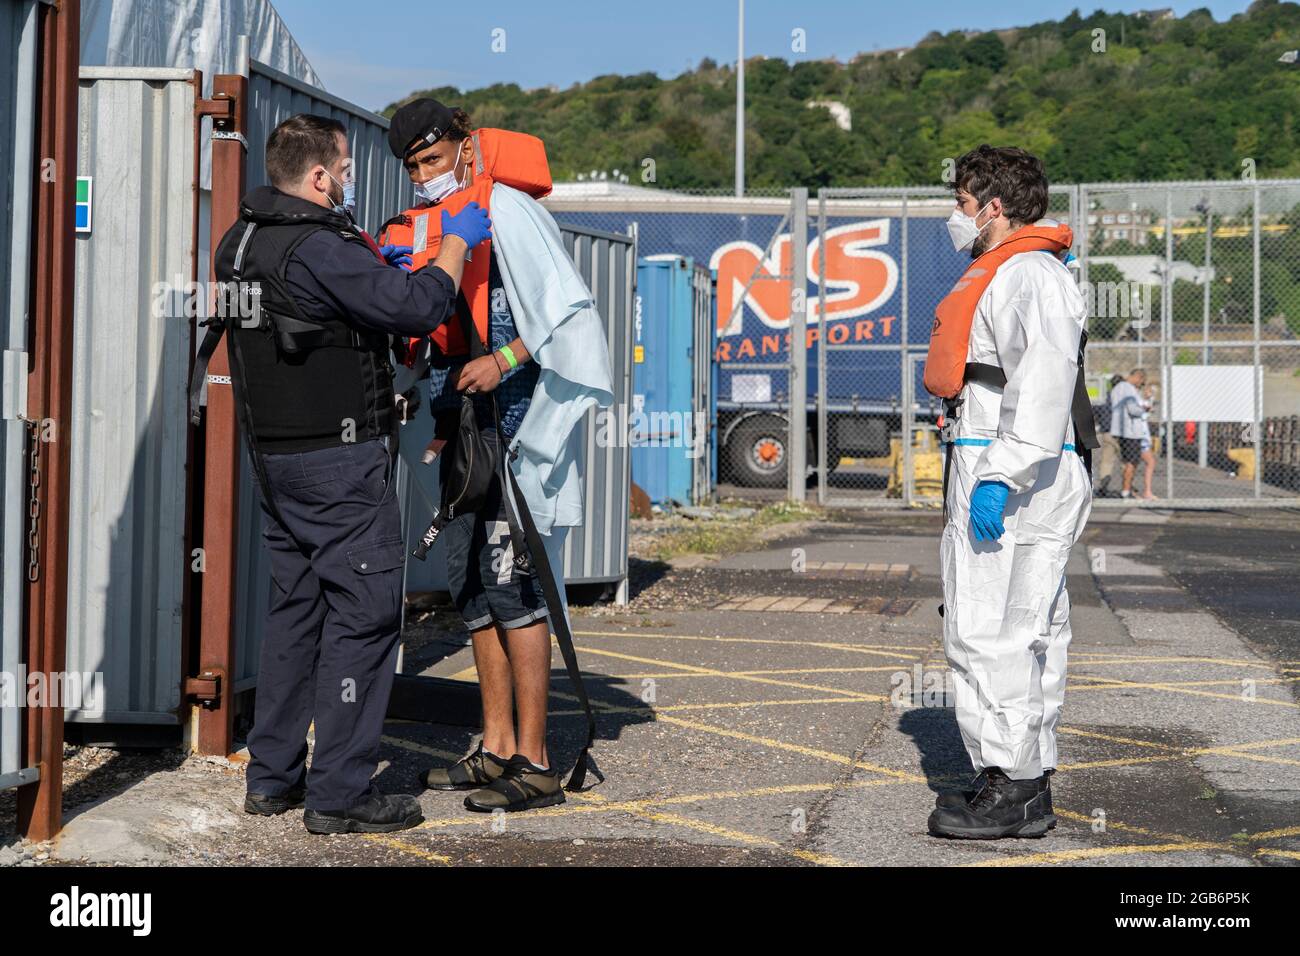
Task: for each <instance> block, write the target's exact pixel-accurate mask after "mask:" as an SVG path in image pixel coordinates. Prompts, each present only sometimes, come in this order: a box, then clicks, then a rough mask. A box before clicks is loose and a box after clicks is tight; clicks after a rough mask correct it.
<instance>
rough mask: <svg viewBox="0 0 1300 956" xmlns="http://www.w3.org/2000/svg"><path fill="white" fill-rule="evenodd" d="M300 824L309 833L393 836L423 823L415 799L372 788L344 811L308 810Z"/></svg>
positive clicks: (402, 794) (421, 814) (422, 816)
mask: <svg viewBox="0 0 1300 956" xmlns="http://www.w3.org/2000/svg"><path fill="white" fill-rule="evenodd" d="M302 822H303V824H304V825H305V826H306V827H307V830H308V832H309V833H393V832H395V831H397V830H409V829H411V827H416V826H419V825H420V824H421V823H423V822H424V814H423V813H422V812H421V810H420V803H419V801H418V800H416V799H415V797H413V796H411V795H410V794H406V793H380V792H379V791H378V790H376V789H374V788H373V787H372V788H371V789H370V791H369V792H368V793H366V794H365V795H364V796H362V797H361V799H360V800H358V801H357V802H356V803H354V804H352V806H350V807H348V808H347V809H346V810H308V811H307V812H306V813H304V814H303V815H302Z"/></svg>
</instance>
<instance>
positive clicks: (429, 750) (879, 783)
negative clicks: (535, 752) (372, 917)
mask: <svg viewBox="0 0 1300 956" xmlns="http://www.w3.org/2000/svg"><path fill="white" fill-rule="evenodd" d="M592 703H593V704H595V703H597V702H596V701H593V702H592ZM384 740H385V742H387V743H390V744H393V745H394V746H396V747H402V748H404V749H406V750H412V751H415V752H417V753H424V754H433V755H435V756H441V757H446V758H448V759H453V760H459V759H460V755H458V754H452V753H451V752H450V751H446V750H437V749H435V748H433V747H427V746H425V745H424V744H421V743H417V742H416V741H413V740H406V739H404V738H401V737H389V736H385V737H384ZM911 782H912V781H910V780H904V779H884V780H852V781H848V782H844V783H836V782H834V781H826V782H820V783H794V784H782V785H778V786H772V787H753V788H750V789H746V790H713V791H705V792H703V793H686V794H679V795H678V796H674V797H644V798H635V799H632V800H620V801H610V802H607V803H603V804H601V807H602V809H609V810H631V809H639V808H644V807H658V806H671V805H674V804H693V803H704V802H707V801H710V800H734V799H744V798H747V797H771V796H781V795H789V794H798V793H821V792H825V791H827V790H832V789H836V788H842V789H846V790H858V789H866V788H869V787H883V786H891V785H895V784H899V783H911ZM576 809H577V808H560V807H556V808H551V809H548V810H546V811H544V812H546V813H551V812H553V811H558V812H565V813H569V812H574V811H575V810H576ZM478 822H482V820H481V819H479V818H475V817H470V818H468V819H464V820H463V819H461V818H451V819H449V820H445V821H429V820H426V821H425V822H424V824H421V826H425V825H430V824H434V823H443V824H446V825H448V826H450V825H453V824H454V825H464V824H470V823H478Z"/></svg>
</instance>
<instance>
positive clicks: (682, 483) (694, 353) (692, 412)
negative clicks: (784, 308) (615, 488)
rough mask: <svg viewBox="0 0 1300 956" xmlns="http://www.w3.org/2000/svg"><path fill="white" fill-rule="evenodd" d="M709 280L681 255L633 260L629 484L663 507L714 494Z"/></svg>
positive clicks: (714, 412) (714, 416) (698, 501)
mask: <svg viewBox="0 0 1300 956" xmlns="http://www.w3.org/2000/svg"><path fill="white" fill-rule="evenodd" d="M713 301H714V297H713V281H712V278H711V277H710V274H709V271H708V270H707V269H705V268H704V267H703V266H700V265H698V264H697V263H696V262H695V260H694V259H691V258H690V257H686V256H674V255H660V256H649V257H645V258H642V259H640V260H639V261H638V263H637V299H636V318H635V319H634V321H633V344H632V369H633V375H632V406H631V411H630V414H629V419H628V424H629V433H630V436H631V440H632V481H633V482H634V483H635V484H636V485H637V486H638V487H639V488H641V490H643V491H644V492H645V493H646V494H647V495H648V496H649V498H650V500H651V501H652V502H653V503H655V504H657V505H660V506H665V507H666V506H671V505H688V504H696V505H698V504H701V503H703V502H704V501H705V500H707V499H708V498H709V497H710V496H711V494H712V485H713V474H714V462H715V460H716V457H715V453H716V445H715V444H714V442H713V441H712V437H713V434H714V432H713V426H714V424H715V422H716V420H717V409H716V407H715V406H714V403H713V395H714V392H713V338H714V336H713Z"/></svg>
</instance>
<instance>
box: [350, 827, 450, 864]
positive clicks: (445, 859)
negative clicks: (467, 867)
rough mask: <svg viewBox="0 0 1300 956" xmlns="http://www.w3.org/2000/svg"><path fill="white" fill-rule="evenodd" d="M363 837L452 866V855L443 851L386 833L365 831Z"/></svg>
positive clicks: (432, 861)
mask: <svg viewBox="0 0 1300 956" xmlns="http://www.w3.org/2000/svg"><path fill="white" fill-rule="evenodd" d="M361 837H362V839H364V840H367V841H369V842H370V843H378V844H379V845H381V846H386V847H388V848H389V849H390V850H397V851H399V852H401V853H406V854H408V855H410V856H418V857H419V858H420V859H422V860H427V861H428V862H430V863H441V864H443V865H444V866H451V857H449V856H443V855H442V854H441V853H433V852H431V851H429V850H424V849H421V848H420V847H418V846H412V845H411V844H409V843H407V842H405V841H404V840H399V839H397V837H392V836H388V835H387V834H384V833H363V834H361Z"/></svg>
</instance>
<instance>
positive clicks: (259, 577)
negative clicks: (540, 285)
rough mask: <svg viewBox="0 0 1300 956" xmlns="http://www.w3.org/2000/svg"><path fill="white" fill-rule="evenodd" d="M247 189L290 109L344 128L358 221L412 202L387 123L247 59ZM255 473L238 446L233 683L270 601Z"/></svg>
mask: <svg viewBox="0 0 1300 956" xmlns="http://www.w3.org/2000/svg"><path fill="white" fill-rule="evenodd" d="M248 90H249V102H248V104H247V109H248V112H247V119H248V133H247V138H248V157H247V166H246V167H245V170H246V184H247V188H249V189H252V188H253V187H254V186H262V185H266V183H267V179H266V140H267V137H269V136H270V135H271V132H272V130H274V129H275V127H276V126H277V125H279V124H280V123H281V122H283V121H284V120H286V119H288V118H289V117H290V116H293V115H294V114H295V113H315V114H316V115H318V116H332V117H333V118H334V119H336V120H338V121H339V122H340V123H342V124H343V125H344V127H346V128H347V131H348V144H349V147H350V149H351V152H352V163H353V175H354V176H355V177H356V182H357V220H358V222H360V224H361V225H362V226H363V227H364V228H366V229H368V230H370V231H372V232H374V231H377V230H378V228H379V226H380V225H381V224H382V223H383V222H384V220H386V219H387V218H388V217H389V216H392V215H393V214H395V213H398V212H401V211H402V210H403V209H409V208H410V207H411V206H412V205H413V204H414V203H415V192H414V190H413V189H412V188H411V184H410V181H409V180H408V179H407V176H406V172H405V170H403V169H402V165H401V163H399V162H398V161H397V159H396V157H394V156H393V154H392V153H391V152H389V149H388V139H387V136H388V121H387V120H386V119H384V118H383V117H382V116H378V115H376V114H375V113H371V112H369V111H367V110H363V109H361V107H359V106H356V105H354V104H352V103H349V102H347V101H346V100H341V99H339V98H338V97H336V96H331V95H330V94H328V93H326V92H325V91H324V90H319V89H316V88H315V87H312V86H309V85H307V84H306V83H302V82H301V81H299V80H295V79H294V78H293V77H291V76H287V75H286V74H284V73H280V72H279V71H277V70H273V69H271V68H270V67H269V66H266V65H265V64H262V63H257V62H253V63H252V64H251V65H250V67H249V77H248ZM257 495H258V492H257V485H256V479H255V478H254V476H253V473H252V468H251V467H250V465H249V461H248V455H247V454H244V453H243V452H242V450H241V465H240V485H239V565H238V569H237V572H236V573H237V581H236V592H237V594H236V608H235V662H234V666H235V689H236V691H239V690H244V689H247V688H249V687H252V686H254V685H255V684H256V681H257V662H258V656H259V654H260V653H261V647H262V629H263V628H264V627H265V625H266V611H267V607H268V602H269V600H270V587H271V573H270V565H269V564H268V563H267V560H266V550H265V549H264V548H263V547H262V514H261V508H260V506H259V505H258V497H257Z"/></svg>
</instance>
